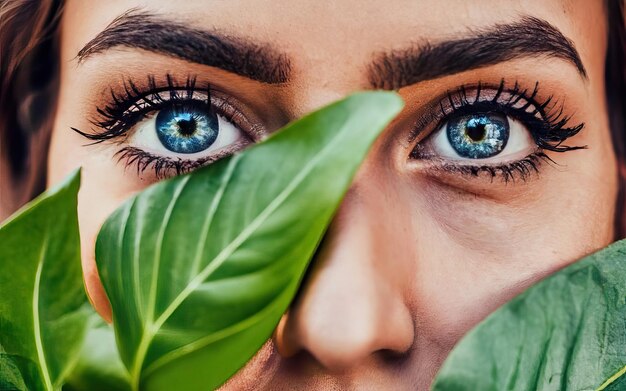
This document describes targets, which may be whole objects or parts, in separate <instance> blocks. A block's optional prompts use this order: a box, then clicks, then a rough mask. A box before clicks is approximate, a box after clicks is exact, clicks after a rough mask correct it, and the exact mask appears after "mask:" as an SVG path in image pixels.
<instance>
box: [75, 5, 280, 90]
mask: <svg viewBox="0 0 626 391" xmlns="http://www.w3.org/2000/svg"><path fill="white" fill-rule="evenodd" d="M118 46H123V47H127V48H138V49H144V50H149V51H151V52H156V53H160V54H165V55H168V56H171V57H176V58H179V59H183V60H186V61H190V62H194V63H198V64H202V65H207V66H212V67H217V68H220V69H223V70H225V71H228V72H232V73H236V74H238V75H241V76H244V77H247V78H249V79H252V80H256V81H260V82H263V83H268V84H279V83H285V82H287V81H288V80H289V74H290V70H291V66H290V61H289V59H288V57H287V56H286V55H285V54H283V53H279V52H277V51H276V50H274V49H273V48H271V47H270V46H269V45H264V44H261V43H255V42H250V41H248V40H246V39H243V38H234V37H230V36H226V35H224V34H219V33H217V32H211V31H205V30H199V29H196V28H193V27H190V26H187V25H186V24H184V23H182V22H176V21H171V20H168V19H165V18H163V17H159V16H157V15H154V14H151V13H148V12H142V11H140V10H138V9H132V10H130V11H127V12H126V13H124V14H122V15H120V16H119V17H117V18H116V19H115V20H114V21H113V22H111V24H109V25H108V26H107V27H106V28H105V29H104V30H103V31H102V32H100V33H99V34H98V35H97V36H96V37H95V38H94V39H92V40H91V41H89V42H88V43H87V44H86V45H85V47H83V48H82V49H81V50H80V51H79V52H78V61H79V63H81V62H83V61H85V60H86V59H87V58H89V57H91V56H93V55H95V54H97V53H102V52H104V51H106V50H107V49H111V48H114V47H118Z"/></svg>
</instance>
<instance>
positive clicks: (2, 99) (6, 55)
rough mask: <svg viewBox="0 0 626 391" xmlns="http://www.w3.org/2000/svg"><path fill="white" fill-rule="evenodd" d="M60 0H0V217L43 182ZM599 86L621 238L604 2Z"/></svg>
mask: <svg viewBox="0 0 626 391" xmlns="http://www.w3.org/2000/svg"><path fill="white" fill-rule="evenodd" d="M62 7H63V2H62V0H0V221H1V220H2V219H3V218H4V217H6V216H7V215H8V214H9V213H10V212H11V211H13V210H15V209H16V208H17V207H19V206H20V205H21V204H23V203H25V202H26V201H28V200H29V199H31V198H32V197H34V196H35V195H37V194H38V193H39V192H41V191H42V190H43V188H44V186H45V167H46V159H45V158H42V157H45V156H46V155H47V150H48V141H49V136H50V133H51V126H52V119H53V114H54V110H55V101H56V96H57V90H58V68H59V67H58V61H59V59H58V37H59V34H58V30H59V19H60V15H61V13H62ZM606 9H607V15H608V22H609V23H608V24H609V40H608V51H607V57H606V73H605V75H606V76H605V77H606V91H607V101H608V110H609V113H608V114H609V118H610V124H611V132H612V137H613V145H614V147H615V151H616V154H617V156H618V159H619V162H620V163H619V164H620V170H619V172H620V192H619V195H618V200H617V215H616V219H615V227H616V235H617V237H620V238H621V237H624V236H625V235H626V133H625V132H626V129H625V124H626V120H625V116H626V60H625V55H626V54H625V53H626V33H625V25H626V13H625V12H624V1H623V0H606Z"/></svg>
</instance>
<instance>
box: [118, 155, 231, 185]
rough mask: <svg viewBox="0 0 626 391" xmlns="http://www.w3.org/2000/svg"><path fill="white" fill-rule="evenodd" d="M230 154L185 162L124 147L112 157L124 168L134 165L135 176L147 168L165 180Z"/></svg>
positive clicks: (185, 160) (184, 160)
mask: <svg viewBox="0 0 626 391" xmlns="http://www.w3.org/2000/svg"><path fill="white" fill-rule="evenodd" d="M231 154H232V151H230V150H228V151H224V152H222V153H219V154H216V155H213V156H208V157H206V158H200V159H197V160H187V159H181V158H178V159H175V158H171V157H164V156H158V155H153V154H151V153H149V152H146V151H144V150H142V149H139V148H135V147H124V148H122V149H120V150H119V151H117V152H116V153H115V155H114V157H117V161H118V162H121V161H123V160H124V161H125V162H124V164H125V166H126V167H129V166H131V165H133V164H134V165H135V166H136V168H137V175H139V174H141V173H143V172H144V171H146V170H147V169H148V168H152V169H153V170H154V173H155V176H156V178H157V179H166V178H169V177H171V176H175V175H182V174H186V173H188V172H191V171H193V170H195V169H197V168H200V167H202V166H206V165H208V164H211V163H213V162H215V161H217V160H219V159H222V158H224V157H226V156H228V155H231Z"/></svg>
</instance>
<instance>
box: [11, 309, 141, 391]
mask: <svg viewBox="0 0 626 391" xmlns="http://www.w3.org/2000/svg"><path fill="white" fill-rule="evenodd" d="M91 323H92V326H91V327H90V328H89V331H88V333H87V337H86V339H85V344H84V345H83V349H82V351H81V354H80V358H79V359H78V362H77V363H76V366H75V367H74V370H73V371H72V373H71V374H70V376H69V377H68V379H67V383H66V385H65V386H64V387H63V391H85V390H89V391H128V390H130V379H129V377H128V372H127V371H126V368H125V367H124V364H123V363H122V361H121V360H120V357H119V353H118V352H117V347H116V346H115V334H114V331H113V326H111V325H110V324H107V323H105V322H104V321H103V320H102V318H100V317H99V316H98V315H96V314H95V313H94V315H93V319H92V322H91ZM0 389H1V388H0Z"/></svg>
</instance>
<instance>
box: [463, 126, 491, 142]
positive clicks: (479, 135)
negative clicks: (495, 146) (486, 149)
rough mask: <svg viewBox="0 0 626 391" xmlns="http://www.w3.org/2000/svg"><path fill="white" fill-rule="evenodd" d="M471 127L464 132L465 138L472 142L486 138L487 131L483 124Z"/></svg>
mask: <svg viewBox="0 0 626 391" xmlns="http://www.w3.org/2000/svg"><path fill="white" fill-rule="evenodd" d="M472 125H473V126H468V127H467V130H466V134H467V137H469V138H470V139H471V140H472V141H474V142H478V141H482V140H484V139H485V136H487V129H486V127H485V124H472Z"/></svg>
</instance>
